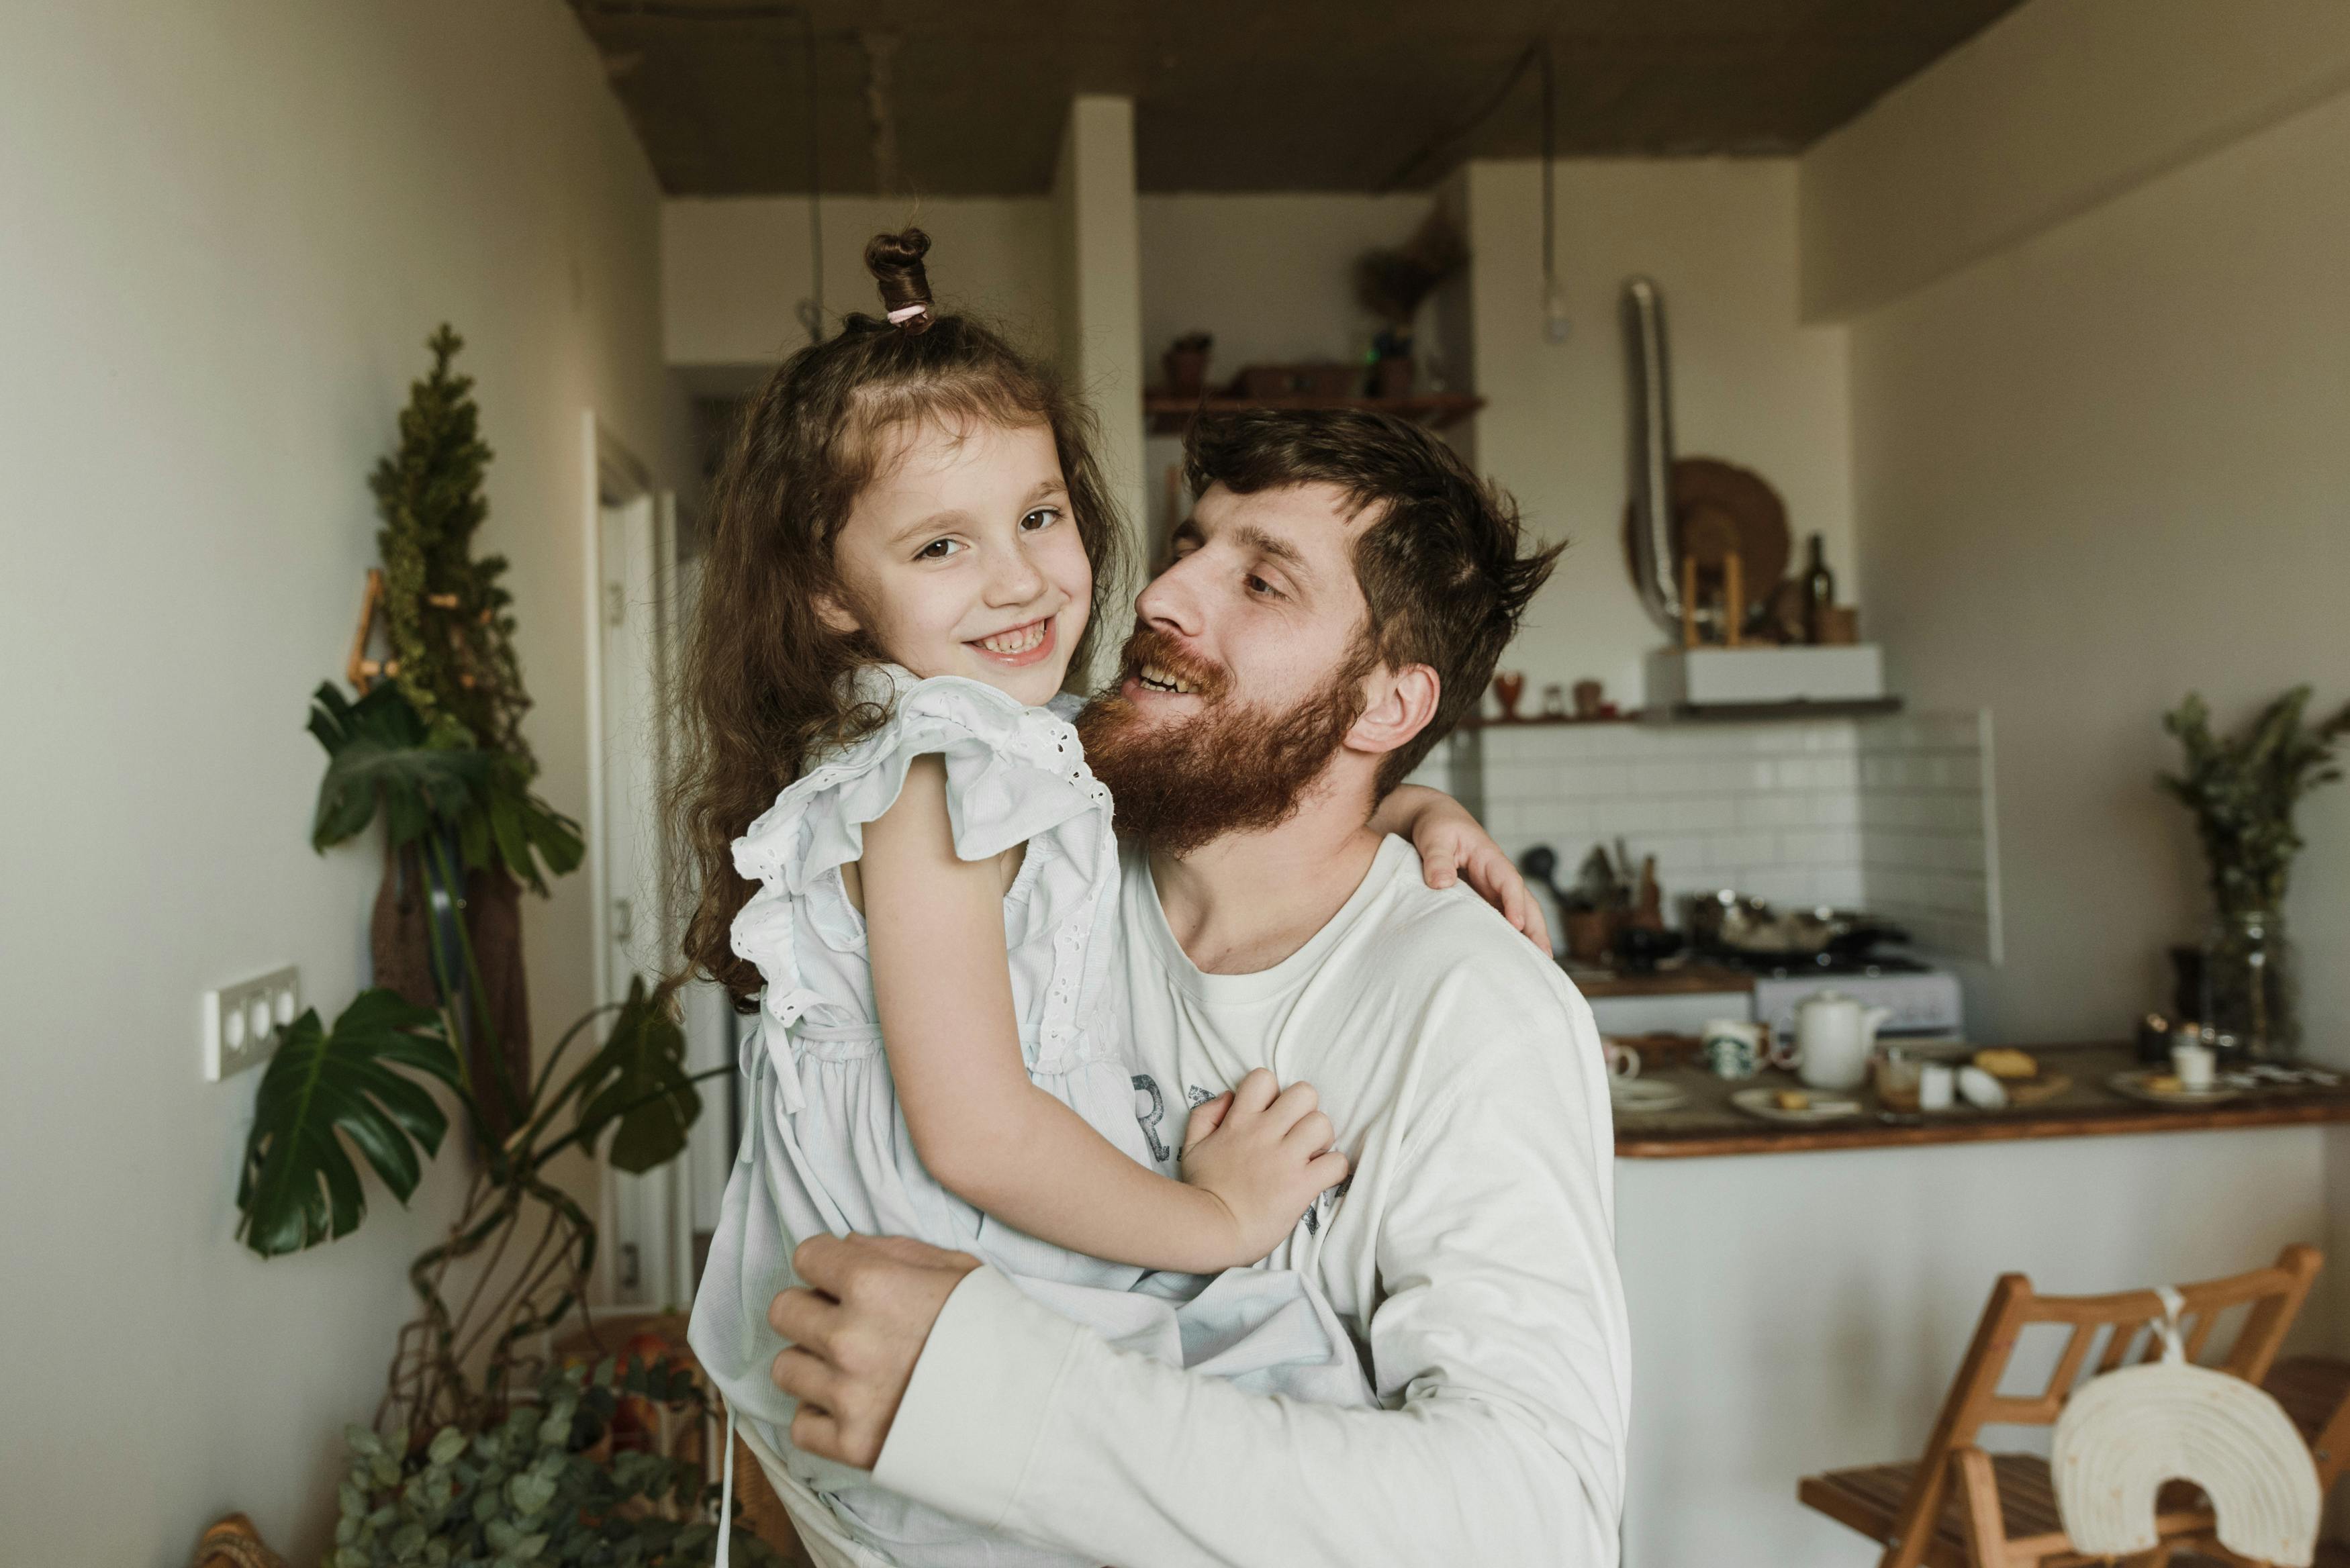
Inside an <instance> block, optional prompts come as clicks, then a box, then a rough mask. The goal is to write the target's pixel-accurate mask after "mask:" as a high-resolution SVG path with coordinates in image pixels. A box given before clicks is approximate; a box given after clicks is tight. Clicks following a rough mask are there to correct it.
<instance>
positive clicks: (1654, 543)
mask: <svg viewBox="0 0 2350 1568" xmlns="http://www.w3.org/2000/svg"><path fill="white" fill-rule="evenodd" d="M1619 314H1620V315H1621V316H1622V317H1623V323H1624V368H1625V373H1626V375H1627V377H1628V379H1629V381H1630V387H1629V390H1630V394H1631V396H1630V399H1629V406H1630V411H1631V420H1630V421H1629V422H1630V441H1631V460H1632V461H1631V467H1632V576H1633V580H1634V581H1635V582H1636V583H1637V584H1638V586H1639V590H1640V604H1641V606H1642V607H1643V608H1645V609H1646V610H1647V611H1648V615H1649V617H1650V618H1652V619H1654V620H1655V621H1656V623H1657V624H1658V625H1659V626H1660V627H1662V628H1664V629H1665V630H1667V631H1669V632H1673V633H1675V634H1676V635H1678V633H1679V629H1680V622H1681V595H1680V586H1679V584H1678V583H1676V582H1675V581H1674V580H1673V565H1672V563H1673V535H1672V525H1673V485H1672V481H1673V397H1672V384H1671V379H1670V374H1669V369H1668V358H1667V354H1666V349H1665V299H1664V296H1663V295H1662V294H1660V293H1659V292H1658V289H1657V286H1656V284H1655V283H1654V282H1653V281H1652V280H1650V279H1648V278H1646V277H1634V278H1627V279H1626V280H1625V284H1624V296H1623V300H1622V302H1621V305H1620V307H1619Z"/></svg>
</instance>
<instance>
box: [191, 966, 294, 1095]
mask: <svg viewBox="0 0 2350 1568" xmlns="http://www.w3.org/2000/svg"><path fill="white" fill-rule="evenodd" d="M301 1012H302V973H301V971H300V970H298V969H296V967H295V966H294V965H292V964H288V965H286V967H285V968H284V969H276V970H271V971H269V972H268V973H267V974H264V975H257V976H255V978H254V979H252V980H244V981H237V983H235V984H234V985H224V986H222V987H221V988H220V989H219V990H218V991H208V992H204V1002H203V1033H204V1076H205V1078H206V1079H208V1080H209V1081H211V1082H213V1083H215V1084H216V1083H218V1082H220V1081H221V1080H222V1079H223V1078H227V1077H232V1076H234V1075H236V1074H238V1073H242V1072H244V1070H245V1069H246V1068H247V1067H252V1066H257V1065H259V1064H261V1063H263V1062H265V1061H267V1060H268V1059H269V1055H270V1053H271V1052H273V1051H276V1049H277V1042H278V1040H279V1039H280V1038H281V1037H282V1036H283V1035H284V1033H285V1031H286V1025H287V1024H289V1023H293V1022H294V1020H295V1019H296V1018H297V1017H299V1016H300V1015H301Z"/></svg>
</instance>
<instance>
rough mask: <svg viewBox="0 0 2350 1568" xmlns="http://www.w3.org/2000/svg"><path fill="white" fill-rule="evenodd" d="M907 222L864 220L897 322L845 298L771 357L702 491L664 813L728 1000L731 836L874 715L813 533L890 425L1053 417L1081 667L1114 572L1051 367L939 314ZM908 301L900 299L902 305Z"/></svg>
mask: <svg viewBox="0 0 2350 1568" xmlns="http://www.w3.org/2000/svg"><path fill="white" fill-rule="evenodd" d="M929 248H930V240H929V237H928V236H927V235H925V234H922V232H921V231H920V230H919V229H908V230H906V231H905V232H904V233H902V234H881V235H877V236H876V237H875V238H874V240H873V241H872V243H871V244H868V246H867V247H866V253H865V262H866V265H867V266H868V268H869V269H870V270H871V271H872V273H873V275H874V277H875V279H876V281H877V282H878V283H879V286H880V290H881V296H882V299H883V301H884V303H885V304H886V305H887V306H889V308H890V309H891V310H892V311H893V313H895V314H897V315H898V316H899V317H900V319H899V321H898V322H896V323H894V324H893V323H891V322H889V321H885V320H882V319H879V318H878V317H870V316H865V315H851V316H850V317H847V320H846V321H844V322H843V323H842V326H841V330H840V332H839V333H838V335H837V336H835V337H831V338H828V339H827V340H825V341H823V342H821V343H816V344H812V345H810V346H809V347H808V348H803V349H801V350H800V351H799V352H798V353H796V354H795V355H793V356H792V357H791V358H789V359H787V360H785V362H784V363H783V365H782V366H781V367H780V368H779V369H777V370H776V371H775V374H774V375H773V376H772V377H770V378H769V379H768V380H767V384H766V385H765V387H764V388H763V389H761V390H760V392H759V394H758V396H757V397H756V398H754V400H752V402H751V404H750V406H749V408H748V409H747V410H745V411H744V414H743V422H742V425H741V427H740V428H739V429H738V430H737V431H736V432H735V435H734V439H733V444H732V445H731V447H730V448H729V450H728V452H727V456H726V461H725V463H724V465H723V467H722V469H721V470H720V472H719V474H718V478H717V480H716V482H715V484H714V486H713V488H712V495H711V506H710V517H711V527H710V534H709V538H708V541H707V543H706V545H705V546H704V549H703V553H702V590H701V597H700V602H699V604H698V605H697V606H696V607H695V610H694V619H693V625H692V628H691V630H690V632H689V633H688V637H687V643H686V649H685V658H684V663H683V667H682V670H681V680H680V696H681V702H680V704H679V707H680V712H681V727H682V731H683V735H682V742H683V743H682V750H681V758H680V766H679V768H678V771H677V774H676V776H675V780H674V782H673V784H671V791H670V795H671V820H672V822H673V824H674V826H675V827H676V830H677V832H678V834H679V836H680V839H681V847H682V849H683V853H682V854H681V855H680V856H679V857H677V858H678V863H679V870H680V874H681V876H682V877H686V878H688V879H689V880H688V882H687V886H686V888H685V904H686V907H689V908H691V909H692V910H693V914H692V917H691V919H690V920H689V921H688V922H687V926H686V931H685V954H684V957H685V963H686V969H687V972H689V973H702V974H706V975H708V976H709V977H710V978H711V979H712V980H714V981H717V982H718V983H719V984H721V985H723V986H724V987H725V988H726V989H727V991H728V992H729V993H730V994H732V995H733V998H734V1002H735V1005H736V1006H737V1007H738V1008H743V1009H746V1010H747V1009H748V1008H749V1007H750V1006H752V1005H753V999H754V998H755V997H756V995H757V994H758V992H759V988H760V987H761V985H762V984H763V983H764V981H762V980H761V978H760V975H759V971H758V969H757V967H756V966H755V965H754V964H752V963H751V962H750V961H748V960H746V959H743V958H742V957H740V956H739V955H738V954H736V953H735V951H734V950H733V945H732V943H731V941H730V940H729V939H730V933H731V928H732V927H733V922H734V917H735V915H736V914H737V913H738V912H739V911H740V910H741V909H742V908H743V904H745V903H746V902H748V901H749V899H750V897H751V894H752V891H753V888H752V885H751V884H750V883H749V882H748V881H746V880H744V879H743V877H741V876H739V875H738V874H737V873H736V872H735V869H734V859H733V842H734V840H735V839H736V838H738V837H740V836H742V834H743V830H744V829H745V828H747V827H749V826H750V825H751V823H752V821H753V819H754V818H755V817H757V816H758V815H760V814H761V813H763V812H764V811H765V810H766V809H767V808H768V807H769V806H770V805H774V804H775V796H776V795H777V794H780V793H781V792H782V791H783V789H784V788H785V786H786V785H788V784H790V783H791V782H792V781H793V780H794V779H795V778H798V777H799V776H800V774H802V773H804V772H805V771H806V769H807V768H808V767H809V765H810V764H811V763H812V762H813V761H814V759H815V758H816V756H818V755H819V754H820V753H823V752H825V751H827V750H828V749H831V748H834V747H838V746H844V745H847V744H850V743H852V742H855V741H857V740H858V739H859V738H861V737H862V736H864V735H867V734H869V733H870V732H872V731H873V730H874V729H875V728H877V727H878V726H879V725H880V724H881V723H882V722H884V721H885V720H886V719H887V718H888V716H889V715H888V713H887V711H885V710H883V709H882V708H881V707H879V705H877V704H874V703H871V702H862V703H860V702H858V701H855V700H854V699H853V697H852V696H851V695H850V689H851V680H850V679H849V677H850V676H851V675H852V673H853V672H854V671H855V670H857V669H858V668H859V667H860V666H863V665H866V664H871V663H875V662H878V661H879V660H880V659H881V658H882V657H883V656H882V654H881V651H880V649H879V648H877V647H875V646H874V645H873V643H872V641H871V640H870V639H868V638H866V637H865V636H863V635H862V634H861V633H855V632H851V633H842V632H838V631H835V630H833V629H832V628H829V627H827V625H826V624H825V622H824V619H823V618H822V617H821V616H820V615H819V614H818V613H817V610H816V602H817V600H818V598H819V597H822V596H824V595H826V594H832V595H835V596H840V595H841V591H842V590H841V586H840V583H839V580H838V578H837V576H836V574H835V572H834V569H833V545H834V543H835V541H836V540H837V538H838V537H839V535H840V530H841V526H842V524H845V523H846V522H847V520H848V514H849V511H850V508H851V507H852V506H853V505H854V504H856V501H857V497H858V493H860V492H861V491H862V490H863V489H864V488H865V486H866V484H867V483H868V482H870V481H871V480H872V478H873V477H874V476H875V473H876V472H877V470H878V467H879V463H880V462H882V461H883V460H884V459H885V457H886V455H887V453H888V452H889V450H890V449H889V442H888V441H885V440H884V439H883V438H884V437H885V436H886V435H887V433H888V432H889V431H891V430H893V429H895V428H898V427H899V426H901V425H903V424H906V423H908V422H916V423H921V422H936V423H943V424H946V425H948V426H950V427H951V428H954V427H963V426H967V425H969V424H972V423H974V422H981V421H985V422H991V423H995V424H1000V425H1007V426H1013V427H1033V426H1035V425H1044V426H1045V427H1047V428H1049V429H1050V430H1051V431H1052V432H1053V446H1054V449H1055V452H1057V453H1058V454H1059V456H1060V461H1061V473H1062V477H1063V478H1064V480H1066V483H1067V485H1068V493H1069V514H1070V517H1071V519H1072V520H1073V521H1074V522H1075V523H1076V529H1077V536H1078V538H1080V539H1081V540H1083V541H1084V542H1085V546H1086V555H1087V557H1088V558H1089V559H1090V560H1091V562H1092V564H1093V576H1094V589H1093V614H1092V618H1090V620H1089V621H1088V622H1087V628H1086V633H1085V636H1083V637H1082V638H1080V639H1078V640H1077V644H1076V648H1075V649H1072V650H1071V652H1070V656H1069V670H1070V671H1071V673H1072V677H1073V678H1074V679H1083V674H1084V671H1085V670H1087V667H1088V665H1089V662H1090V656H1091V653H1092V649H1093V644H1094V638H1095V633H1096V632H1097V630H1098V628H1100V627H1101V625H1102V621H1103V610H1104V608H1105V607H1107V606H1108V605H1111V604H1113V603H1115V602H1117V599H1118V594H1119V593H1120V591H1121V589H1122V587H1123V583H1124V565H1125V558H1126V554H1127V545H1126V530H1125V528H1124V526H1123V524H1122V523H1121V521H1120V519H1119V517H1118V513H1117V510H1116V508H1115V507H1114V506H1113V504H1112V503H1111V501H1110V498H1109V492H1108V489H1107V486H1106V485H1105V484H1104V483H1103V482H1102V477H1101V472H1100V469H1099V467H1098V466H1097V463H1096V462H1095V461H1094V455H1093V441H1094V429H1093V422H1092V420H1091V418H1090V417H1089V416H1088V415H1087V413H1086V411H1085V410H1083V409H1082V408H1081V407H1080V406H1079V405H1078V404H1077V402H1076V400H1074V399H1073V398H1071V397H1070V395H1069V393H1068V392H1067V390H1066V389H1065V388H1064V387H1063V386H1062V385H1061V383H1060V380H1059V379H1058V378H1057V377H1055V375H1054V374H1053V372H1052V371H1051V370H1050V369H1048V368H1046V367H1045V366H1042V365H1039V364H1037V363H1036V362H1035V361H1034V360H1032V359H1030V358H1027V357H1026V356H1024V355H1023V354H1021V353H1020V352H1019V351H1017V350H1016V349H1014V348H1012V346H1011V345H1010V344H1008V343H1006V342H1005V341H1004V340H1003V338H1002V337H998V336H997V335H996V334H995V333H994V332H993V331H991V330H990V329H989V328H988V327H985V326H984V325H983V324H981V323H980V322H978V321H976V320H973V319H972V317H967V316H961V315H941V314H939V313H938V311H937V310H936V308H935V307H934V306H932V304H931V297H930V287H929V283H928V280H927V278H926V277H925V275H924V273H923V270H922V256H923V254H924V253H925V252H927V251H928V250H929ZM917 307H919V308H917Z"/></svg>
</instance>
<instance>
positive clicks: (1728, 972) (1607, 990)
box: [1560, 963, 1754, 999]
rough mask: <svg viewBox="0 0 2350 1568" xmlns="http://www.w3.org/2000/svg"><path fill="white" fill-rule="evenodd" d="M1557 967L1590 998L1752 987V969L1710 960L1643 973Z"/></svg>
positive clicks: (1724, 990)
mask: <svg viewBox="0 0 2350 1568" xmlns="http://www.w3.org/2000/svg"><path fill="white" fill-rule="evenodd" d="M1560 967H1561V968H1563V969H1565V971H1566V978H1567V979H1569V980H1571V981H1575V990H1577V991H1579V992H1583V994H1584V995H1585V996H1586V997H1588V998H1593V999H1596V998H1599V997H1603V996H1681V995H1686V994H1689V993H1691V992H1703V993H1708V994H1711V993H1714V992H1737V991H1746V992H1751V991H1752V990H1753V989H1754V975H1753V973H1752V971H1749V970H1742V969H1723V968H1721V967H1719V966H1717V965H1713V964H1701V963H1688V964H1679V965H1676V966H1675V967H1673V968H1671V969H1659V970H1652V971H1649V972H1648V973H1647V974H1633V973H1630V972H1628V971H1623V970H1613V969H1597V968H1586V967H1584V966H1583V965H1581V964H1572V963H1569V964H1562V965H1561V966H1560Z"/></svg>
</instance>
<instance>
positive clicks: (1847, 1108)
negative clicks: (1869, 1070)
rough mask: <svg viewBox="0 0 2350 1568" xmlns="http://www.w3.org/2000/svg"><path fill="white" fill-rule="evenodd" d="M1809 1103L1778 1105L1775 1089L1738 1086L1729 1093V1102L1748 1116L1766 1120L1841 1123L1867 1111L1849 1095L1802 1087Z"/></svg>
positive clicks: (1797, 1122) (1800, 1125)
mask: <svg viewBox="0 0 2350 1568" xmlns="http://www.w3.org/2000/svg"><path fill="white" fill-rule="evenodd" d="M1803 1093H1804V1094H1807V1095H1809V1096H1811V1097H1812V1103H1811V1104H1810V1105H1808V1106H1804V1108H1803V1109H1802V1110H1800V1111H1791V1110H1788V1109H1786V1108H1785V1107H1784V1106H1781V1105H1780V1104H1779V1094H1780V1091H1779V1090H1777V1089H1762V1088H1755V1089H1741V1090H1739V1091H1738V1092H1737V1093H1736V1094H1734V1095H1732V1096H1730V1103H1731V1105H1733V1106H1737V1107H1738V1108H1739V1109H1740V1110H1742V1111H1744V1112H1745V1113H1746V1114H1747V1115H1748V1116H1760V1117H1762V1118H1763V1120H1764V1121H1766V1122H1789V1123H1792V1124H1794V1125H1795V1126H1798V1127H1802V1126H1807V1125H1809V1124H1811V1123H1813V1122H1841V1121H1848V1120H1850V1119H1851V1118H1852V1117H1854V1116H1861V1115H1863V1114H1865V1113H1866V1110H1867V1107H1866V1106H1863V1105H1862V1104H1861V1103H1860V1102H1859V1101H1858V1100H1856V1099H1854V1098H1853V1097H1851V1096H1849V1095H1839V1094H1835V1093H1832V1092H1829V1091H1825V1090H1820V1089H1805V1090H1804V1091H1803Z"/></svg>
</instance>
